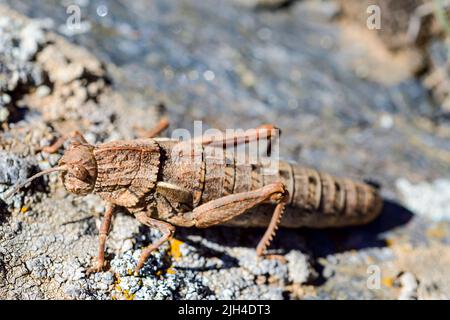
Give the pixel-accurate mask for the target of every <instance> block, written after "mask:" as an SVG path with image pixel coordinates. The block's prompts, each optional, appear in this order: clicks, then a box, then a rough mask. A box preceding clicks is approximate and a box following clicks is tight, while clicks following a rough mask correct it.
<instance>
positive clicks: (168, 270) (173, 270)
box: [166, 267, 177, 274]
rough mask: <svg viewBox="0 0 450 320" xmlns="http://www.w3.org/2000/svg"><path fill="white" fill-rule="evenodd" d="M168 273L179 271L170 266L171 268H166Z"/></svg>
mask: <svg viewBox="0 0 450 320" xmlns="http://www.w3.org/2000/svg"><path fill="white" fill-rule="evenodd" d="M166 273H168V274H175V273H177V272H176V270H175V269H174V268H172V267H170V268H169V269H167V270H166Z"/></svg>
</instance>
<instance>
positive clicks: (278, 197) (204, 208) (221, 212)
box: [193, 182, 288, 256]
mask: <svg viewBox="0 0 450 320" xmlns="http://www.w3.org/2000/svg"><path fill="white" fill-rule="evenodd" d="M287 199H288V192H287V190H286V188H285V186H284V185H283V184H282V183H280V182H278V183H273V184H269V185H266V186H264V187H262V188H260V189H257V190H253V191H248V192H242V193H237V194H231V195H228V196H225V197H222V198H219V199H216V200H211V201H209V202H207V203H205V204H202V205H201V206H199V207H197V208H195V209H194V210H193V217H194V219H195V226H196V227H198V228H207V227H210V226H213V225H216V224H220V223H223V222H226V221H228V220H230V219H232V218H234V217H237V216H239V215H242V214H244V213H246V212H247V211H248V210H250V209H252V208H253V207H255V206H257V205H259V204H261V203H263V202H266V201H268V200H272V201H275V202H277V205H276V207H275V210H274V213H273V215H272V218H271V221H270V224H269V226H268V228H267V230H266V232H265V234H264V236H263V237H262V238H261V240H260V242H259V244H258V246H257V248H256V252H257V255H258V256H263V255H264V254H265V251H266V249H267V247H268V246H269V244H270V242H271V241H272V239H273V237H274V236H275V232H276V230H277V229H278V225H279V223H280V220H281V217H282V215H283V212H284V207H285V205H286V201H287Z"/></svg>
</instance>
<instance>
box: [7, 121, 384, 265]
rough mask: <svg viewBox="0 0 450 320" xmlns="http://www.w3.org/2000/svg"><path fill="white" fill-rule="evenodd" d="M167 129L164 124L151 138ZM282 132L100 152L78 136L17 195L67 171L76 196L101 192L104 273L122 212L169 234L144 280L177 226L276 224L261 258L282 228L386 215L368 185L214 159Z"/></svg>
mask: <svg viewBox="0 0 450 320" xmlns="http://www.w3.org/2000/svg"><path fill="white" fill-rule="evenodd" d="M167 125H168V124H167V123H160V125H159V126H158V128H157V129H156V130H153V132H152V134H151V136H153V137H154V136H156V135H157V134H158V133H159V132H160V131H162V130H163V129H165V128H166V127H167ZM274 131H275V132H277V131H276V130H275V127H273V126H271V125H264V126H261V127H258V128H257V129H256V130H254V131H253V132H252V133H249V134H247V133H245V134H236V135H233V136H231V137H224V138H221V139H218V140H217V139H214V138H213V137H211V136H203V137H201V138H200V139H199V138H196V139H193V140H192V141H187V142H189V143H186V142H180V141H179V140H174V139H167V138H146V139H136V140H130V141H114V142H108V143H103V144H100V145H97V146H93V145H90V144H89V143H87V142H86V140H85V139H84V138H83V136H82V135H81V134H80V133H78V132H74V133H73V134H72V135H71V144H70V146H69V147H68V149H67V150H66V151H65V153H64V155H63V156H62V158H61V160H60V161H59V165H58V166H57V167H55V168H51V169H48V170H45V171H42V172H40V173H38V174H36V175H34V176H32V177H31V178H29V179H28V180H27V181H25V182H24V183H21V184H19V185H18V186H16V187H15V188H14V189H13V190H12V192H11V193H13V192H16V191H17V190H18V189H19V188H21V187H23V186H24V185H26V184H27V183H28V182H30V181H31V180H33V179H35V178H37V177H39V176H42V175H44V174H47V173H50V172H54V171H60V172H61V177H62V181H63V184H64V187H65V188H66V189H67V190H68V191H69V192H72V193H74V194H77V195H86V194H89V193H95V194H98V195H99V196H100V197H101V198H103V199H104V200H105V201H106V202H107V203H108V206H107V210H106V212H105V214H104V217H103V222H102V224H101V227H100V232H99V233H100V236H99V253H98V264H97V266H96V267H95V268H93V269H92V270H93V271H100V270H102V268H103V266H104V262H105V258H104V252H105V243H106V238H107V236H108V232H109V229H110V224H111V219H112V216H113V212H114V208H115V207H117V206H120V207H124V208H126V209H128V211H129V212H131V213H132V214H134V216H135V217H136V218H137V219H138V220H139V221H140V222H141V223H143V224H144V225H147V226H149V227H151V228H156V229H158V230H159V231H160V232H161V233H162V236H161V238H160V239H159V240H157V241H156V242H155V243H153V244H151V245H150V246H148V247H146V248H145V249H143V251H142V254H141V257H140V259H139V261H138V263H137V266H136V269H135V271H136V273H138V272H139V270H140V269H141V268H142V267H143V265H144V263H145V262H146V260H147V258H148V257H149V255H150V253H151V252H152V251H153V250H155V249H157V248H158V247H159V246H161V245H162V244H163V243H164V242H166V241H167V240H169V239H170V238H171V237H172V235H173V234H174V232H175V227H174V226H181V227H198V228H206V227H210V226H213V225H217V224H223V223H227V224H232V225H240V226H267V225H268V228H267V230H266V232H265V234H264V236H263V237H262V239H261V240H260V242H259V244H258V246H257V249H256V250H257V254H258V255H259V256H261V255H263V254H264V253H265V250H266V248H267V247H268V246H269V244H270V241H271V240H272V238H273V236H274V235H275V231H276V229H277V228H278V226H279V225H281V226H285V227H290V228H296V227H302V226H306V227H316V228H324V227H339V226H348V225H357V224H363V223H367V222H369V221H371V220H373V219H374V218H375V217H376V216H377V215H378V214H379V213H380V210H381V207H382V200H381V198H380V196H379V194H378V191H377V190H376V189H375V188H373V187H372V186H370V185H368V184H365V183H360V182H356V181H352V180H349V179H340V178H336V177H333V176H331V175H328V174H326V173H319V172H318V171H316V170H315V169H311V168H306V167H302V166H300V165H296V164H291V163H288V162H283V161H280V162H279V169H278V172H277V174H275V175H267V174H264V172H263V170H262V166H261V165H259V164H248V163H244V164H241V163H237V161H236V158H235V157H231V158H226V159H225V160H226V161H221V162H217V161H212V160H210V158H209V157H208V156H207V153H206V151H207V149H208V148H225V147H226V146H227V145H229V144H230V143H231V144H233V145H237V144H245V143H248V142H250V141H254V140H258V139H260V138H261V137H262V136H265V137H269V138H270V137H271V136H272V133H273V132H274ZM63 142H64V139H60V140H58V141H57V142H56V143H55V144H54V145H53V146H51V147H47V148H46V150H45V151H47V152H53V151H56V150H57V149H58V148H59V147H61V146H62V145H63ZM180 146H182V147H181V148H180ZM274 207H275V208H274ZM285 208H286V209H287V210H286V213H285V215H284V219H283V220H282V221H281V217H282V215H283V213H284V209H285ZM92 270H91V271H92Z"/></svg>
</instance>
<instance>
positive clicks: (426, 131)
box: [0, 0, 450, 299]
mask: <svg viewBox="0 0 450 320" xmlns="http://www.w3.org/2000/svg"><path fill="white" fill-rule="evenodd" d="M1 3H8V4H9V5H10V6H12V7H14V8H16V9H17V10H19V11H21V12H22V13H25V14H26V15H30V16H33V17H34V18H38V20H33V21H31V20H28V19H25V18H23V17H21V16H19V15H17V14H16V13H14V12H12V11H10V10H8V9H6V7H0V34H2V37H0V39H1V40H0V49H1V50H0V62H2V63H1V72H0V75H1V76H0V83H1V86H0V91H1V92H0V97H1V99H2V100H1V101H2V102H1V103H2V104H1V106H0V110H3V109H4V110H7V112H2V111H0V116H1V117H2V118H1V119H2V123H3V130H2V132H1V137H0V138H1V139H0V146H1V148H0V149H1V150H2V151H1V153H0V167H1V169H2V170H3V171H2V174H1V175H0V178H1V179H2V181H0V185H1V189H0V191H4V190H6V188H7V187H8V186H9V185H10V184H12V183H14V182H15V181H16V180H17V179H22V177H24V176H28V175H29V174H30V173H31V172H35V171H37V170H39V169H44V168H48V167H50V166H53V165H54V164H55V163H56V162H57V161H58V159H59V157H60V155H59V154H55V155H48V154H45V153H36V150H37V149H38V148H39V147H40V146H43V145H47V144H49V143H50V142H51V141H53V140H54V139H55V138H56V137H57V136H59V135H60V134H62V133H67V132H69V131H71V130H74V129H77V130H79V131H81V132H83V134H85V136H86V138H87V139H88V140H89V142H91V143H96V142H101V141H110V140H115V139H119V138H130V137H133V136H134V130H133V126H135V125H136V126H141V127H144V128H151V127H152V125H153V124H154V123H155V122H156V121H157V118H158V116H159V115H160V114H161V113H165V112H167V113H168V115H169V117H170V119H171V121H172V129H174V128H177V127H181V128H183V127H185V128H188V129H190V128H191V127H192V122H193V120H198V119H202V120H204V121H205V127H206V126H207V125H208V126H211V127H217V128H229V127H237V128H239V127H242V128H249V127H251V126H256V125H259V124H261V123H267V122H274V121H275V124H276V125H278V126H279V127H281V128H282V129H283V136H282V140H281V150H280V151H281V154H282V155H284V156H285V158H288V159H292V160H296V161H300V162H302V163H304V164H309V165H314V166H317V167H319V168H321V169H324V170H328V171H330V172H331V173H334V174H338V175H348V176H353V177H355V178H371V179H372V180H376V181H378V182H380V183H381V184H382V186H383V195H384V196H385V198H386V203H385V209H384V211H383V214H382V216H381V217H380V218H379V219H377V220H376V221H375V222H374V223H372V224H370V225H368V226H364V227H357V228H347V229H339V230H306V229H302V230H280V231H279V233H278V235H277V237H276V239H275V241H274V242H273V245H272V246H271V248H272V252H273V253H278V254H283V255H284V256H285V258H286V261H285V262H284V261H283V260H280V259H279V260H263V261H257V259H256V256H255V252H254V247H255V246H256V243H257V241H258V240H259V238H260V237H261V235H262V233H263V230H261V229H250V230H247V229H241V228H225V227H217V228H211V229H206V230H195V229H192V230H191V229H182V228H179V229H178V230H177V233H176V235H175V238H176V239H177V241H173V242H172V243H170V244H169V245H167V246H165V247H164V248H162V249H161V250H160V251H158V252H157V253H155V254H154V255H153V256H152V258H151V259H150V260H149V262H148V263H147V264H146V267H145V268H144V269H143V270H142V273H141V274H140V276H139V277H135V276H133V275H131V274H130V273H129V270H131V269H132V268H133V266H134V264H135V263H136V259H137V257H138V255H139V252H140V250H141V248H142V246H144V245H147V244H148V243H149V242H151V241H152V240H153V239H155V238H156V237H157V236H158V235H157V233H156V232H154V231H149V230H148V229H147V228H144V227H142V226H140V225H139V223H138V222H137V221H135V220H134V219H133V218H132V217H131V216H130V215H129V214H127V213H126V212H119V213H118V214H117V215H116V217H115V220H114V223H113V229H112V231H111V236H110V238H109V240H108V243H107V253H108V259H109V261H111V262H110V264H111V268H110V270H109V271H106V272H103V273H98V274H95V275H91V276H89V277H88V276H86V273H85V271H86V269H87V268H88V267H90V266H91V265H92V263H93V262H94V259H95V255H96V252H97V227H98V225H99V223H100V219H99V216H100V215H101V214H102V213H103V211H104V206H103V204H102V203H101V202H100V201H98V198H97V197H95V196H88V197H84V198H79V197H75V196H73V195H70V194H68V193H67V192H66V191H65V190H64V189H63V188H62V185H61V182H60V181H59V179H58V178H57V176H56V175H51V176H49V177H47V178H44V179H41V180H39V181H36V182H34V183H33V184H32V185H31V186H30V187H28V188H27V189H24V190H23V191H22V192H20V193H19V194H18V195H16V196H15V197H14V198H13V199H12V200H10V201H13V202H14V203H10V202H9V201H8V202H4V201H1V202H0V297H1V298H8V299H23V298H42V299H43V298H72V299H111V298H116V299H215V298H230V299H235V298H241V299H259V298H267V299H283V298H293V299H303V298H308V299H330V298H339V299H361V298H365V299H368V298H389V299H396V298H405V297H406V298H414V297H417V298H419V299H425V298H430V297H435V298H449V297H448V293H449V292H450V290H449V282H450V280H449V277H448V275H447V274H448V272H447V269H448V263H449V262H448V259H449V257H450V256H449V252H450V250H448V249H449V248H448V246H449V243H450V226H449V222H448V221H445V220H444V221H435V220H433V217H436V215H439V214H443V212H442V211H440V209H439V208H436V210H438V211H433V212H434V213H433V214H431V211H429V213H428V214H427V213H426V212H425V211H424V212H422V213H421V214H420V215H415V212H414V210H416V208H417V207H415V206H411V207H410V208H411V210H412V211H409V210H408V209H406V208H404V207H403V206H402V201H403V199H404V201H405V205H409V204H410V201H408V197H411V192H413V190H411V189H408V188H406V189H401V188H400V189H401V190H400V189H399V190H398V189H397V181H398V179H399V178H402V179H406V180H407V181H409V182H410V183H411V186H414V185H416V184H418V183H420V182H428V183H431V182H432V181H434V180H436V179H438V178H442V179H447V180H448V179H449V176H448V174H449V172H450V170H449V167H450V165H449V154H450V153H449V152H450V145H449V143H448V141H449V138H450V130H449V129H450V128H449V124H448V121H446V119H445V117H444V118H441V120H442V121H439V122H438V123H436V122H435V121H434V116H435V115H436V114H435V110H436V105H435V102H434V101H432V100H430V99H429V96H428V92H427V88H426V87H424V85H423V83H422V79H419V78H416V77H415V76H414V72H415V69H416V67H414V66H417V65H420V64H421V63H422V60H423V59H424V57H423V56H419V58H418V56H417V54H420V53H415V54H412V55H411V54H398V53H395V54H394V53H392V52H391V51H390V50H389V49H388V48H386V47H385V46H384V45H383V41H381V40H380V39H379V38H377V36H376V35H374V34H372V33H367V30H364V28H362V29H361V28H360V29H358V28H356V27H355V26H349V25H347V24H345V23H343V22H338V21H336V20H334V16H335V14H336V10H337V6H336V5H335V6H321V5H319V4H318V2H316V1H298V2H295V3H293V4H291V5H290V6H289V7H287V8H283V9H282V10H275V11H271V10H262V11H260V10H254V9H252V8H251V7H249V6H248V5H242V4H240V3H239V2H228V1H219V0H214V1H188V0H185V1H177V2H167V1H154V2H152V5H151V6H150V7H149V4H148V2H147V1H133V2H130V3H129V7H128V8H127V9H128V10H123V7H121V4H120V2H118V1H110V2H108V4H107V6H108V11H109V14H108V15H106V16H105V17H101V16H99V15H97V14H96V8H97V6H98V5H99V4H100V3H99V2H97V1H86V2H83V4H85V5H86V6H82V12H83V24H82V26H83V27H82V28H80V29H79V30H77V32H68V30H67V25H66V24H65V22H66V19H67V16H66V15H65V10H61V6H62V4H60V3H59V2H58V1H51V0H48V1H40V2H39V3H38V4H37V3H34V2H28V1H1ZM330 3H335V2H332V1H331V2H330ZM55 4H56V5H55ZM335 4H336V3H335ZM112 14H114V20H113V19H112V18H111V16H112ZM49 18H50V19H51V20H49ZM42 19H45V20H42ZM47 29H55V30H57V31H59V32H60V33H62V34H63V35H65V36H66V37H67V38H68V40H69V41H68V40H67V39H63V38H62V37H61V36H57V35H55V34H54V33H52V32H49V31H47ZM24 30H28V31H24ZM30 30H32V31H30ZM30 33H31V34H32V35H31V36H30V35H29V34H30ZM3 35H5V36H3ZM24 35H25V36H24ZM71 42H77V43H79V44H81V46H77V45H74V44H71ZM82 47H85V48H87V49H88V50H86V49H83V48H82ZM94 54H95V56H97V57H100V58H101V60H102V61H104V63H101V62H100V59H98V58H96V57H95V56H94ZM16 55H17V56H16ZM19 56H20V57H21V58H20V59H18V58H16V57H19ZM417 59H419V62H417ZM15 79H17V80H15ZM162 104H164V105H165V106H166V108H163V107H162ZM11 161H12V162H13V164H12V165H11V166H10V165H9V163H11ZM18 168H20V170H18ZM5 169H6V171H5ZM425 186H426V187H427V188H428V191H427V192H428V193H430V194H433V195H432V196H430V197H429V198H422V199H418V200H417V199H416V200H417V201H422V202H423V203H425V204H426V205H429V204H430V200H429V199H434V200H433V201H436V202H441V201H442V203H445V201H446V200H442V199H443V198H439V195H440V194H442V193H441V192H440V190H436V188H434V187H433V185H432V184H429V185H428V184H427V185H425ZM0 197H1V194H0ZM442 207H443V208H445V205H443V206H442ZM447 207H448V206H447ZM373 265H376V266H378V267H379V268H380V270H381V286H380V288H379V289H369V288H368V286H367V281H368V276H369V274H368V273H367V271H368V268H369V267H370V266H373ZM431 269H433V272H429V271H430V270H431ZM405 274H408V276H407V277H406V278H405V277H404V275H405ZM411 275H413V277H414V278H415V279H416V280H417V283H418V284H417V286H416V287H415V288H414V286H413V285H411V284H412V283H413V282H412V281H411V279H412V277H411Z"/></svg>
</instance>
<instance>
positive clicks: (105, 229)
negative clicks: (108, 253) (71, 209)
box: [87, 203, 116, 274]
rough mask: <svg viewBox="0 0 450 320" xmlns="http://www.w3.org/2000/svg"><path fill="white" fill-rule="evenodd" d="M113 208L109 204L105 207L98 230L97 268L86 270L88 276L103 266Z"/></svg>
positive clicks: (100, 269) (112, 205) (113, 206)
mask: <svg viewBox="0 0 450 320" xmlns="http://www.w3.org/2000/svg"><path fill="white" fill-rule="evenodd" d="M115 208H116V206H115V205H114V204H112V203H109V204H108V206H107V207H106V211H105V215H104V216H103V221H102V224H101V226H100V230H99V239H98V240H99V244H98V258H97V267H92V268H90V269H88V271H87V273H88V274H90V273H95V272H100V271H102V269H103V265H104V264H105V245H106V239H107V238H108V234H109V230H110V229H111V220H112V216H113V214H114V210H115Z"/></svg>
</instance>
